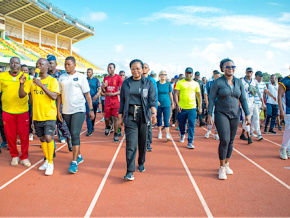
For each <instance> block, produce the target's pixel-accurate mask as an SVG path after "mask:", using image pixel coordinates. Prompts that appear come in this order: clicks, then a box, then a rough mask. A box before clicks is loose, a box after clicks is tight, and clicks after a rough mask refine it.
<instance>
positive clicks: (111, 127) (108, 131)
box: [105, 126, 113, 136]
mask: <svg viewBox="0 0 290 218" xmlns="http://www.w3.org/2000/svg"><path fill="white" fill-rule="evenodd" d="M112 129H113V126H109V127H106V129H105V136H108V135H110V133H111V132H112Z"/></svg>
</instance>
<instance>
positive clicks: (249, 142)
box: [248, 137, 253, 145]
mask: <svg viewBox="0 0 290 218" xmlns="http://www.w3.org/2000/svg"><path fill="white" fill-rule="evenodd" d="M252 143H253V140H252V139H251V137H249V138H248V145H249V144H252Z"/></svg>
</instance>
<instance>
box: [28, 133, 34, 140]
mask: <svg viewBox="0 0 290 218" xmlns="http://www.w3.org/2000/svg"><path fill="white" fill-rule="evenodd" d="M29 141H33V133H29Z"/></svg>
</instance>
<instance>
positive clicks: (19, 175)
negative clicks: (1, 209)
mask: <svg viewBox="0 0 290 218" xmlns="http://www.w3.org/2000/svg"><path fill="white" fill-rule="evenodd" d="M99 122H101V120H100V121H98V122H97V123H95V125H97V124H98V123H99ZM86 131H87V130H84V131H82V132H81V133H80V135H82V134H83V133H84V132H86ZM65 145H67V143H65V144H64V145H62V146H61V147H59V148H58V149H56V150H55V152H57V151H59V150H60V149H62V148H63V147H64V146H65ZM42 161H44V160H43V158H42V159H41V160H40V161H38V162H37V163H35V164H33V165H32V166H31V167H29V168H28V169H26V170H24V171H23V172H22V173H20V174H18V175H17V176H15V177H14V178H13V179H11V180H9V181H8V182H6V183H5V184H4V185H2V186H1V187H0V191H1V190H2V189H3V188H5V187H6V186H7V185H9V184H11V183H12V182H14V181H15V180H16V179H18V178H20V177H21V176H23V175H24V174H25V173H27V172H28V171H30V170H32V169H33V168H34V167H35V166H37V165H38V164H40V163H41V162H42Z"/></svg>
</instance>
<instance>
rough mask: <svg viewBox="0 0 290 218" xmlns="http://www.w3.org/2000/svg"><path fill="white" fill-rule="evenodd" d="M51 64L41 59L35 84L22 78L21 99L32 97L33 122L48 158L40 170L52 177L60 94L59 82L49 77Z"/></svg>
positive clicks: (34, 79) (37, 64)
mask: <svg viewBox="0 0 290 218" xmlns="http://www.w3.org/2000/svg"><path fill="white" fill-rule="evenodd" d="M48 66H49V63H48V61H47V60H46V59H44V58H40V59H39V60H38V61H37V63H36V67H37V68H39V71H40V72H39V78H33V83H27V82H25V81H26V77H25V75H24V74H22V76H21V77H20V79H19V81H20V88H19V97H20V98H25V97H26V96H27V94H29V93H31V96H32V102H33V104H32V109H33V110H32V111H33V117H32V119H33V121H34V127H35V131H36V135H37V136H38V137H39V138H40V141H41V147H42V150H43V153H44V155H45V157H46V160H45V162H44V164H43V165H42V166H41V167H39V170H46V171H45V175H48V176H49V175H52V174H53V170H54V165H53V152H54V140H53V132H54V130H55V125H56V115H57V110H56V104H55V100H56V98H57V95H58V94H59V86H58V82H57V80H56V79H55V78H53V77H51V76H50V75H48V73H47V71H48Z"/></svg>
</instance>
